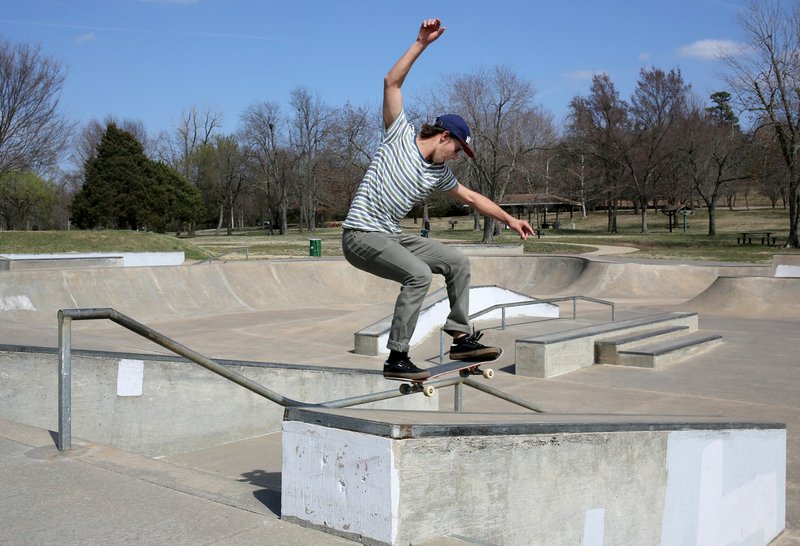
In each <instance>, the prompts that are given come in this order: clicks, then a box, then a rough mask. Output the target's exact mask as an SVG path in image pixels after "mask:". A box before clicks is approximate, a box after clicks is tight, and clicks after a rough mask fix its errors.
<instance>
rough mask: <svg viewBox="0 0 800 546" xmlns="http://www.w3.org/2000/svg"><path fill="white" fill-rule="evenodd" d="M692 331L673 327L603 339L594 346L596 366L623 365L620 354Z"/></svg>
mask: <svg viewBox="0 0 800 546" xmlns="http://www.w3.org/2000/svg"><path fill="white" fill-rule="evenodd" d="M690 330H691V327H690V326H671V327H669V328H661V329H658V330H652V331H649V332H639V333H635V334H627V335H623V336H618V337H613V338H609V339H601V340H599V341H596V342H595V344H594V354H595V360H594V361H595V363H596V364H621V362H620V358H619V355H620V352H622V351H627V350H628V349H632V348H634V347H638V346H640V345H642V344H643V343H653V342H656V341H662V340H664V339H670V338H671V337H674V336H675V335H676V334H678V333H681V334H682V333H685V332H688V331H690Z"/></svg>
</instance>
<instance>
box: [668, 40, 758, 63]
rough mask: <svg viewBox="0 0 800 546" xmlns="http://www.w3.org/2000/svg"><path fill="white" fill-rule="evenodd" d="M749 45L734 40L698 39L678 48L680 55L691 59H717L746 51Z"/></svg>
mask: <svg viewBox="0 0 800 546" xmlns="http://www.w3.org/2000/svg"><path fill="white" fill-rule="evenodd" d="M746 50H747V46H745V45H744V44H741V43H739V42H734V41H732V40H698V41H696V42H694V43H691V44H689V45H687V46H683V47H681V48H679V49H678V55H680V56H681V57H687V58H691V59H702V60H716V59H719V58H720V57H723V56H726V55H738V54H740V53H744V52H745V51H746Z"/></svg>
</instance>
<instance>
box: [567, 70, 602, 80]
mask: <svg viewBox="0 0 800 546" xmlns="http://www.w3.org/2000/svg"><path fill="white" fill-rule="evenodd" d="M607 73H608V71H606V70H572V71H570V72H564V77H565V78H567V79H568V80H570V81H572V82H583V81H589V80H591V79H592V78H594V77H595V76H598V75H600V74H607Z"/></svg>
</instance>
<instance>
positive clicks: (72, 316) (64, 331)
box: [57, 307, 543, 452]
mask: <svg viewBox="0 0 800 546" xmlns="http://www.w3.org/2000/svg"><path fill="white" fill-rule="evenodd" d="M102 319H106V320H110V321H112V322H115V323H116V324H119V325H120V326H122V327H123V328H127V329H128V330H130V331H132V332H134V333H136V334H138V335H140V336H142V337H144V338H146V339H149V340H150V341H152V342H153V343H155V344H157V345H160V346H162V347H164V348H165V349H168V350H170V351H172V352H173V353H175V354H177V355H180V356H182V357H184V358H186V359H188V360H190V361H192V362H194V363H195V364H199V365H200V366H202V367H204V368H206V369H207V370H209V371H211V372H214V373H215V374H217V375H221V376H222V377H224V378H225V379H228V380H229V381H232V382H234V383H236V384H237V385H240V386H242V387H244V388H246V389H247V390H249V391H251V392H253V393H255V394H258V395H259V396H262V397H264V398H266V399H267V400H270V401H271V402H274V403H276V404H278V405H280V406H283V407H316V408H346V407H351V406H357V405H360V404H368V403H370V402H378V401H380V400H388V399H390V398H397V397H399V396H406V395H405V394H403V393H401V392H399V390H398V389H392V390H391V391H384V392H378V393H372V394H366V395H362V396H355V397H351V398H345V399H341V400H332V401H329V402H323V403H318V404H310V403H306V402H301V401H299V400H294V399H292V398H288V397H286V396H283V395H281V394H279V393H277V392H275V391H273V390H271V389H268V388H267V387H265V386H263V385H261V384H259V383H256V382H255V381H252V380H250V379H248V378H247V377H245V376H243V375H241V374H239V373H236V372H234V371H233V370H230V369H228V368H226V367H225V366H222V365H221V364H218V363H217V362H214V361H213V360H212V359H210V358H208V357H206V356H204V355H202V354H200V353H198V352H197V351H194V350H192V349H190V348H188V347H186V346H185V345H182V344H181V343H178V342H177V341H175V340H173V339H171V338H169V337H167V336H165V335H163V334H161V333H159V332H157V331H156V330H153V329H152V328H150V327H149V326H146V325H144V324H142V323H141V322H138V321H136V320H134V319H132V318H130V317H128V316H126V315H123V314H122V313H120V312H118V311H116V310H115V309H112V308H110V307H106V308H86V309H61V310H60V311H59V312H58V441H57V447H58V450H59V451H61V452H66V451H69V450H71V449H72V321H73V320H102ZM428 384H429V385H432V386H434V387H449V386H456V387H459V386H460V385H462V384H464V385H468V386H470V387H473V388H476V389H479V390H482V391H484V392H487V393H489V394H492V395H493V396H496V397H498V398H502V399H504V400H506V401H508V402H511V403H513V404H517V405H519V406H522V407H524V408H527V409H530V410H532V411H535V412H538V413H542V412H543V410H541V409H539V408H538V407H537V406H535V405H533V404H531V403H529V402H526V401H525V400H522V399H520V398H517V397H515V396H512V395H509V394H506V393H504V392H502V391H499V390H497V389H493V388H491V387H487V386H486V385H483V384H481V383H479V382H477V381H473V380H472V379H470V378H469V377H460V376H459V377H453V378H448V379H442V380H439V381H431V382H430V383H428ZM455 409H456V411H461V393H460V392H458V393H457V395H456V404H455Z"/></svg>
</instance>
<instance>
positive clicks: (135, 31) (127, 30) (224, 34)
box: [0, 0, 281, 42]
mask: <svg viewBox="0 0 800 546" xmlns="http://www.w3.org/2000/svg"><path fill="white" fill-rule="evenodd" d="M152 1H155V0H152ZM158 1H170V2H175V1H186V0H158ZM0 23H4V24H8V25H21V26H30V27H46V28H71V29H75V30H87V31H90V32H89V33H90V34H91V33H94V32H95V31H96V32H125V33H130V34H149V35H156V36H187V37H193V38H224V39H233V40H258V41H269V42H279V41H281V39H279V38H273V37H271V36H255V35H253V34H239V33H236V32H182V31H175V30H171V31H158V30H148V29H143V28H125V27H101V26H90V25H76V24H70V23H49V22H46V21H15V20H10V19H0Z"/></svg>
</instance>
